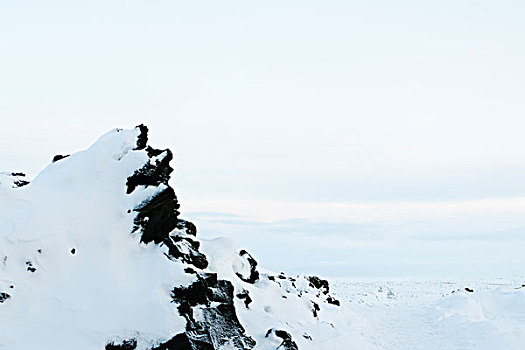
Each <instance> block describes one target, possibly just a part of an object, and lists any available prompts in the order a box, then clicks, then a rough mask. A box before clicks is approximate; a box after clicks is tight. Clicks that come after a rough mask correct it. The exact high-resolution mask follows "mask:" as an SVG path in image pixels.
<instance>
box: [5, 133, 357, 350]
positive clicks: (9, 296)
mask: <svg viewBox="0 0 525 350" xmlns="http://www.w3.org/2000/svg"><path fill="white" fill-rule="evenodd" d="M172 158H173V156H172V153H171V152H170V151H169V150H158V149H155V148H152V147H151V146H149V145H148V138H147V128H146V127H145V126H142V125H141V126H138V127H137V128H135V129H132V130H121V129H116V130H112V131H111V132H109V133H107V134H105V135H104V136H102V137H101V138H100V139H99V140H98V141H97V142H96V143H95V144H93V145H92V146H91V147H90V148H89V149H87V150H85V151H83V152H79V153H76V154H72V155H71V156H57V157H55V159H54V160H53V163H52V164H50V165H49V166H48V167H47V168H45V169H44V170H43V171H42V172H41V173H40V174H39V175H38V176H37V177H36V178H35V179H34V181H32V182H31V183H29V182H28V181H27V180H26V179H24V176H23V174H21V173H1V174H0V315H1V316H0V329H1V332H0V349H9V350H17V349H35V348H38V349H72V348H74V349H104V348H105V349H177V350H181V349H209V350H214V349H215V350H218V349H277V348H279V349H282V350H294V349H321V348H328V347H330V348H339V349H348V348H351V347H352V344H358V342H357V340H355V339H354V338H355V337H354V336H353V335H352V332H351V331H350V328H349V322H350V321H351V320H349V319H348V315H349V314H347V313H344V312H342V311H341V310H340V305H339V301H338V300H336V299H335V298H334V297H332V296H331V295H330V290H329V285H328V282H327V281H325V280H322V279H320V278H318V277H315V276H309V275H301V276H297V277H288V276H286V275H284V274H282V273H281V274H273V273H268V272H264V271H262V270H260V269H259V265H258V264H257V262H256V260H255V259H254V258H253V257H252V256H251V255H250V254H249V252H247V251H245V250H242V249H238V248H237V247H236V246H235V244H233V243H232V242H231V241H229V240H227V239H216V240H211V241H201V240H199V239H198V238H197V237H196V234H197V230H196V227H195V225H193V224H192V223H191V222H189V221H186V220H183V219H181V218H180V216H179V207H180V206H179V203H178V201H177V197H176V195H175V192H174V190H173V188H172V187H171V186H170V184H169V180H170V173H171V172H172V170H173V169H172V168H171V166H170V161H171V160H172ZM356 346H357V348H359V349H362V348H363V346H362V345H356Z"/></svg>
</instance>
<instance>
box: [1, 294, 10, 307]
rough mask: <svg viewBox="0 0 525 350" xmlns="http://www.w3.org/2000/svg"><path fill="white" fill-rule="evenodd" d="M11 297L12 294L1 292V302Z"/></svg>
mask: <svg viewBox="0 0 525 350" xmlns="http://www.w3.org/2000/svg"><path fill="white" fill-rule="evenodd" d="M9 298H11V296H10V295H9V294H7V293H5V292H0V304H1V303H3V302H4V301H6V300H7V299H9Z"/></svg>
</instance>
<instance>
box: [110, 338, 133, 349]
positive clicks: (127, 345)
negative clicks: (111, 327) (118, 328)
mask: <svg viewBox="0 0 525 350" xmlns="http://www.w3.org/2000/svg"><path fill="white" fill-rule="evenodd" d="M136 348H137V341H136V340H135V339H131V340H124V341H123V342H122V344H115V343H110V344H108V345H106V350H135V349H136Z"/></svg>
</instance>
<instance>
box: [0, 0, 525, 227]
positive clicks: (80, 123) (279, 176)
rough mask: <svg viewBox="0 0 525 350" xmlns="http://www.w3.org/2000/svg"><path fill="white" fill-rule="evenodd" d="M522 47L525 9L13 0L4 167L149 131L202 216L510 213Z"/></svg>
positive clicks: (520, 176) (2, 7)
mask: <svg viewBox="0 0 525 350" xmlns="http://www.w3.org/2000/svg"><path fill="white" fill-rule="evenodd" d="M524 34H525V2H523V1H461V0H459V1H458V0H455V1H387V0H384V1H333V0H328V1H327V0H323V1H304V0H303V1H271V0H270V1H268V0H267V1H258V2H255V1H89V2H83V3H82V4H81V3H79V2H71V1H46V2H41V1H5V2H3V3H2V4H0V81H1V84H0V118H1V122H2V124H1V125H2V126H1V130H2V134H1V137H0V165H1V168H2V170H21V171H26V172H27V173H28V174H29V175H30V176H31V177H32V176H34V175H35V174H36V173H37V172H38V171H39V170H41V169H42V168H43V167H44V166H45V165H46V164H48V163H49V161H50V160H51V158H52V156H53V155H54V154H57V153H70V152H75V151H78V150H81V149H84V148H86V147H87V146H89V145H90V144H91V143H92V142H94V141H95V140H96V139H97V138H98V137H99V136H100V135H102V134H103V133H105V132H106V131H108V130H109V129H112V128H114V127H123V128H130V127H133V126H134V125H136V124H138V123H142V122H143V123H145V124H147V125H148V126H149V127H150V129H151V133H150V136H151V137H150V138H151V140H152V144H153V145H157V146H160V147H169V148H171V149H172V150H174V151H175V154H176V160H175V166H176V170H177V172H176V174H175V178H174V185H175V187H176V189H177V191H178V194H179V196H180V197H181V198H182V199H183V203H184V200H186V201H187V202H188V203H189V204H188V205H189V206H190V207H191V208H192V209H195V210H197V207H198V205H199V203H202V205H203V209H202V210H203V211H207V210H218V211H220V206H219V208H217V207H218V206H217V205H215V206H213V205H211V206H208V207H205V205H207V204H206V203H208V204H209V203H210V201H211V202H213V203H217V201H221V200H234V201H237V203H239V201H240V203H247V204H246V205H252V206H253V207H254V208H262V207H264V206H262V207H261V205H262V204H264V203H271V202H272V201H273V202H283V203H284V202H285V203H290V206H289V208H293V207H294V203H303V204H304V203H318V202H320V201H322V202H329V203H339V204H341V205H343V206H344V205H349V206H350V207H352V206H353V205H367V204H366V203H371V202H373V203H378V202H379V203H390V204H391V205H393V206H395V208H401V209H399V210H405V209H403V208H405V207H404V206H403V205H405V204H400V203H401V202H404V203H405V202H413V203H416V204H410V205H408V208H414V207H417V203H434V202H439V203H444V204H443V205H444V206H445V207H447V208H448V207H449V206H450V205H452V206H454V205H456V204H454V203H466V204H465V205H464V206H463V207H462V208H463V209H462V210H463V211H462V210H459V209H458V212H457V213H458V215H461V213H462V212H464V211H465V210H469V208H470V207H471V205H470V204H468V203H472V201H476V200H480V201H487V200H488V201H492V202H491V203H498V202H497V201H501V202H500V203H502V204H501V205H502V206H503V207H502V208H500V211H501V210H504V208H505V203H508V201H514V200H516V198H520V197H523V196H525V180H524V179H525V137H524V136H523V135H524V130H525V118H524V113H523V112H524V107H525V99H524V96H525V65H524V62H525V40H523V37H524ZM449 202H451V203H452V204H451V203H449ZM261 203H262V204H261ZM520 203H521V202H520ZM242 207H244V205H242V204H241V205H238V206H237V208H242ZM266 208H269V206H266ZM326 208H327V209H325V213H324V214H323V215H328V216H329V215H330V213H328V211H329V210H331V209H329V208H333V207H331V206H327V207H326ZM261 210H262V209H261ZM283 210H284V211H286V209H285V208H283ZM389 210H390V209H389ZM395 210H398V209H395ZM395 210H394V211H395ZM230 211H234V212H235V209H232V208H231V207H230ZM405 211H406V210H405ZM270 212H271V211H268V213H270ZM386 212H389V211H388V210H387V211H386ZM482 212H483V213H484V214H481V213H482ZM264 213H266V212H265V211H264V210H263V215H262V216H264V215H265V214H264ZM409 213H410V211H409ZM513 213H515V211H514V212H513ZM236 214H238V213H236ZM298 215H299V214H298ZM382 215H383V213H382V212H381V213H380V214H378V216H379V217H381V216H382ZM439 215H440V214H439V211H438V212H437V214H435V216H436V217H439ZM480 215H486V211H480ZM299 216H300V215H299ZM303 216H304V217H308V218H309V219H312V217H310V216H315V213H313V212H312V213H311V214H304V215H303ZM343 216H344V215H343ZM407 220H409V219H407Z"/></svg>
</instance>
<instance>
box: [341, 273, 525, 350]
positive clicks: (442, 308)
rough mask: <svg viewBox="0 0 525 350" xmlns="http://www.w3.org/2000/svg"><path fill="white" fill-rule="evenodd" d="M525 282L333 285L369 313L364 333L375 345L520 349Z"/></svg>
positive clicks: (524, 318) (524, 326)
mask: <svg viewBox="0 0 525 350" xmlns="http://www.w3.org/2000/svg"><path fill="white" fill-rule="evenodd" d="M522 281H523V278H522V277H515V278H509V279H502V278H490V279H475V280H464V279H461V280H445V279H441V280H436V279H433V280H406V279H404V280H389V281H387V280H379V281H368V280H360V281H359V280H348V279H342V280H337V281H335V283H333V289H334V290H335V294H336V295H337V296H338V297H339V298H340V299H341V300H342V301H343V302H344V303H345V304H347V305H348V307H350V308H351V309H352V310H353V311H354V312H356V313H358V314H360V315H363V316H366V317H364V318H363V319H362V323H361V324H360V327H361V332H362V334H363V335H364V337H365V338H366V339H367V341H368V342H369V343H371V344H373V345H374V346H376V347H377V349H392V350H401V349H416V350H417V349H426V350H428V349H430V350H432V349H436V350H438V349H440V350H448V349H450V350H455V349H464V350H470V349H472V350H474V349H476V350H477V349H482V350H489V349H490V350H494V349H508V350H514V349H516V350H517V349H523V348H524V347H525V289H524V288H521V282H522ZM465 287H468V288H469V289H470V290H473V292H472V293H471V292H467V291H466V290H465Z"/></svg>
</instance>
